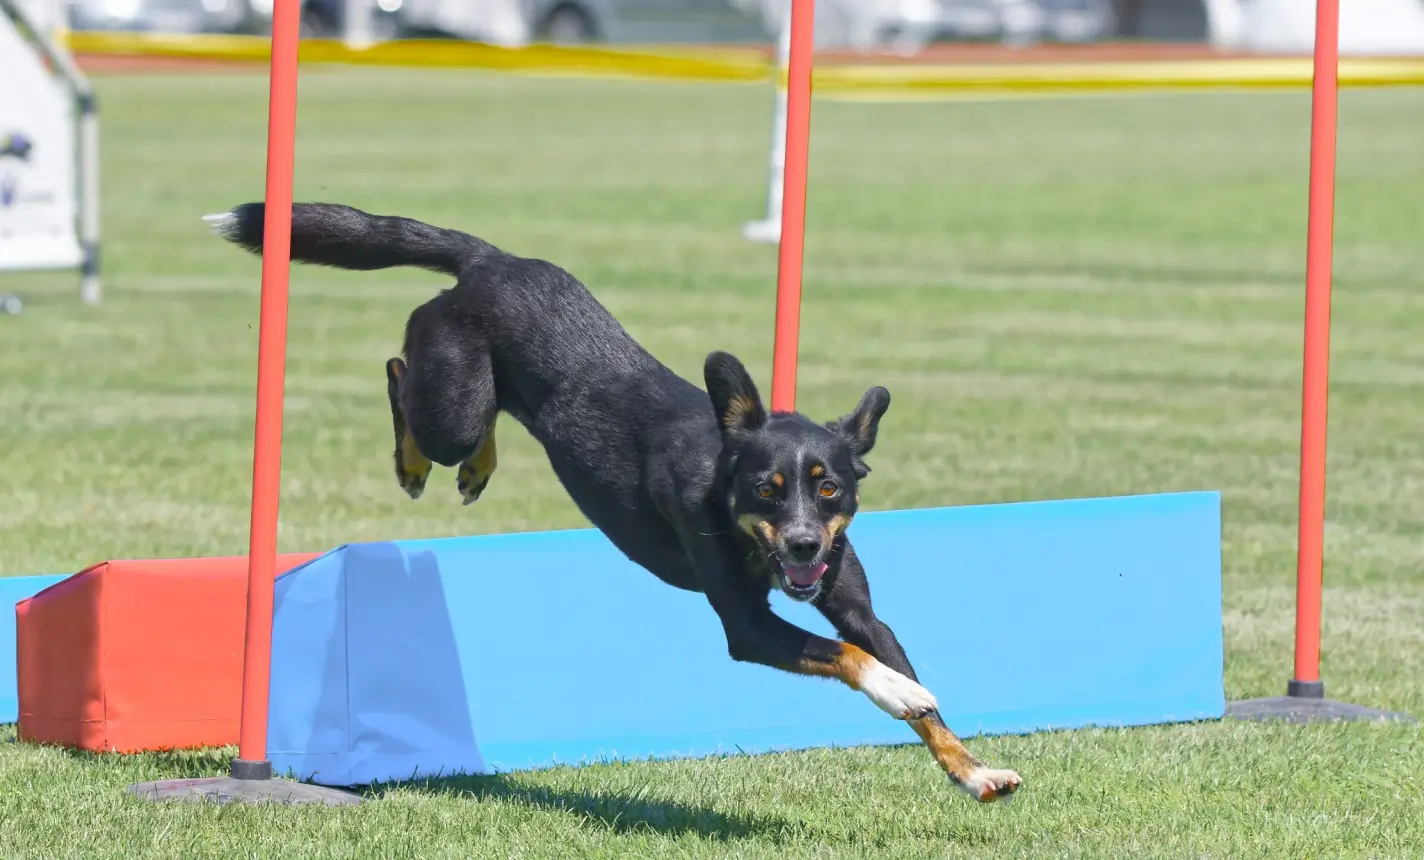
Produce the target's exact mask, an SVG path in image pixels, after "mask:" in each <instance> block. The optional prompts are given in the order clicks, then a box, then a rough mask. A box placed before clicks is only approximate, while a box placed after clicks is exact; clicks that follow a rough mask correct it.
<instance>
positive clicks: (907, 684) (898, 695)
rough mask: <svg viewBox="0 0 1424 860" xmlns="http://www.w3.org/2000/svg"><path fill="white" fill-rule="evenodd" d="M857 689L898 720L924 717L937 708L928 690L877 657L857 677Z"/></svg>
mask: <svg viewBox="0 0 1424 860" xmlns="http://www.w3.org/2000/svg"><path fill="white" fill-rule="evenodd" d="M860 691H861V692H862V693H864V694H865V695H866V697H867V698H869V699H870V701H872V702H874V703H875V706H876V707H877V708H879V709H880V710H882V711H884V712H885V713H887V714H889V715H890V716H892V717H894V718H895V719H897V720H911V719H916V718H918V717H923V716H924V715H925V714H927V713H929V712H930V711H933V710H935V709H936V708H938V707H939V702H938V701H936V700H935V697H934V694H932V693H931V692H930V691H929V690H926V689H925V688H924V687H921V686H920V685H919V684H918V683H916V682H915V681H912V680H910V679H909V678H907V677H905V676H904V675H902V674H900V673H899V672H896V671H895V670H894V669H891V668H890V667H889V666H886V665H885V664H884V663H881V662H880V661H879V660H876V661H874V662H872V663H871V664H870V666H869V668H867V669H866V670H865V672H864V673H863V674H862V675H861V676H860Z"/></svg>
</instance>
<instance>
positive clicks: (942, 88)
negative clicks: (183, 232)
mask: <svg viewBox="0 0 1424 860" xmlns="http://www.w3.org/2000/svg"><path fill="white" fill-rule="evenodd" d="M66 41H67V43H68V46H69V49H70V51H72V52H74V53H77V54H109V55H129V56H135V55H136V56H163V57H181V58H194V59H208V60H227V61H243V60H246V61H253V62H261V61H266V60H267V59H268V57H269V56H270V52H271V44H270V42H269V41H268V40H267V39H265V38H263V37H260V36H219V35H174V36H169V35H154V34H147V33H94V32H79V33H69V34H68V37H67V39H66ZM299 57H300V60H301V62H303V63H322V64H352V65H382V66H427V67H431V66H435V67H455V68H478V69H494V70H501V71H512V72H523V73H537V74H554V75H558V74H569V75H601V76H614V77H638V78H657V79H664V80H691V81H743V82H758V81H770V80H772V79H773V78H775V77H777V76H778V75H777V70H776V69H775V67H774V65H773V64H772V62H771V59H770V58H769V57H768V56H767V55H766V54H765V53H763V52H760V51H754V50H746V49H738V48H710V49H700V50H699V49H687V50H674V51H668V50H665V49H664V50H636V49H627V48H604V47H563V46H554V45H532V46H529V47H524V48H501V47H497V46H494V45H483V44H478V43H474V42H461V41H455V40H449V41H446V40H410V41H391V42H382V43H378V44H376V45H374V46H372V47H370V48H366V49H360V50H353V49H351V48H348V47H347V46H346V45H344V44H343V43H342V42H340V41H337V40H332V39H304V40H302V42H301V43H300V48H299ZM1312 75H1313V69H1312V66H1311V61H1310V59H1309V58H1306V57H1301V58H1295V57H1291V58H1280V59H1276V58H1253V59H1229V60H1227V59H1223V60H1189V61H1160V62H1140V61H1139V62H1112V61H1108V62H1092V63H1031V62H1029V63H983V64H954V65H916V64H901V63H893V64H892V63H886V64H875V63H855V64H832V63H822V64H821V65H819V66H817V67H816V68H815V69H814V70H813V85H814V86H815V87H816V89H818V90H820V91H823V92H828V93H840V94H844V95H847V96H852V95H855V94H857V93H865V94H868V91H878V92H882V93H886V92H889V93H894V92H899V93H903V94H905V95H928V94H929V93H932V92H945V93H950V92H960V93H963V92H1050V91H1078V92H1091V91H1112V90H1142V89H1159V90H1168V89H1173V90H1175V89H1242V88H1252V89H1260V88H1299V87H1309V86H1310V83H1311V79H1312ZM1339 76H1340V85H1341V86H1410V85H1424V57H1407V58H1398V59H1394V58H1385V59H1360V58H1345V59H1342V60H1341V61H1340V67H1339Z"/></svg>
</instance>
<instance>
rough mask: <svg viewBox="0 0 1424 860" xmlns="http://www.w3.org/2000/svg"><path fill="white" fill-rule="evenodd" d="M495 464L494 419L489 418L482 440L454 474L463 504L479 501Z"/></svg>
mask: <svg viewBox="0 0 1424 860" xmlns="http://www.w3.org/2000/svg"><path fill="white" fill-rule="evenodd" d="M497 465H499V454H498V452H497V450H496V449H495V442H494V419H493V418H491V419H490V423H489V429H488V430H487V431H486V432H485V438H484V441H483V442H481V443H480V447H479V448H477V449H476V450H475V455H474V456H473V457H471V458H470V459H468V460H466V461H465V462H463V463H461V464H460V471H459V472H458V473H457V475H456V482H455V486H456V487H457V488H458V489H459V490H460V495H461V496H462V497H464V499H465V504H467V505H472V504H474V503H475V502H477V501H479V498H480V494H481V493H483V492H484V491H485V487H487V486H489V482H490V476H491V475H493V474H494V470H495V466H497Z"/></svg>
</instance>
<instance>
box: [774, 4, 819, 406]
mask: <svg viewBox="0 0 1424 860" xmlns="http://www.w3.org/2000/svg"><path fill="white" fill-rule="evenodd" d="M815 17H816V0H791V50H790V58H789V60H788V62H787V88H786V174H785V179H784V180H783V182H784V190H783V193H782V199H781V245H780V247H779V249H778V252H779V253H778V256H777V269H776V339H775V342H774V345H773V347H772V364H771V408H772V411H775V412H790V411H791V410H793V409H795V408H796V352H797V341H798V340H799V338H800V330H801V263H802V259H803V256H804V254H803V251H804V248H805V240H806V169H807V164H808V161H809V158H810V154H809V151H808V150H809V148H810V142H811V54H812V52H813V51H814V50H815V29H814V21H815Z"/></svg>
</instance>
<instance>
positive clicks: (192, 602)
mask: <svg viewBox="0 0 1424 860" xmlns="http://www.w3.org/2000/svg"><path fill="white" fill-rule="evenodd" d="M318 555H320V553H292V554H284V555H279V556H278V557H277V572H278V573H279V574H280V573H284V572H286V571H288V570H290V569H292V568H294V567H296V566H297V565H300V564H303V563H305V562H307V561H310V560H311V559H314V558H316V557H317V556H318ZM246 610H247V557H246V556H228V557H222V558H180V559H155V560H145V561H106V562H102V563H100V564H96V565H94V566H93V567H90V568H87V569H86V570H84V571H81V572H80V573H78V574H75V575H74V576H72V577H70V578H68V579H66V580H64V581H63V582H59V583H56V584H54V585H52V586H50V587H49V588H47V589H45V590H44V591H41V592H39V593H38V594H36V595H35V596H33V597H31V598H29V599H28V600H24V601H21V602H20V603H19V605H17V606H16V607H15V622H16V651H17V657H18V665H17V670H18V676H19V677H18V681H19V685H18V686H19V690H18V692H19V700H20V718H19V733H20V739H21V740H23V741H28V742H32V743H51V744H62V745H64V746H68V747H76V748H79V749H85V750H93V751H95V752H126V753H128V752H142V751H147V750H160V749H181V748H186V747H203V746H222V745H226V744H235V743H237V739H238V717H239V714H240V713H241V710H242V653H243V630H244V623H245V614H246Z"/></svg>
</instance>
